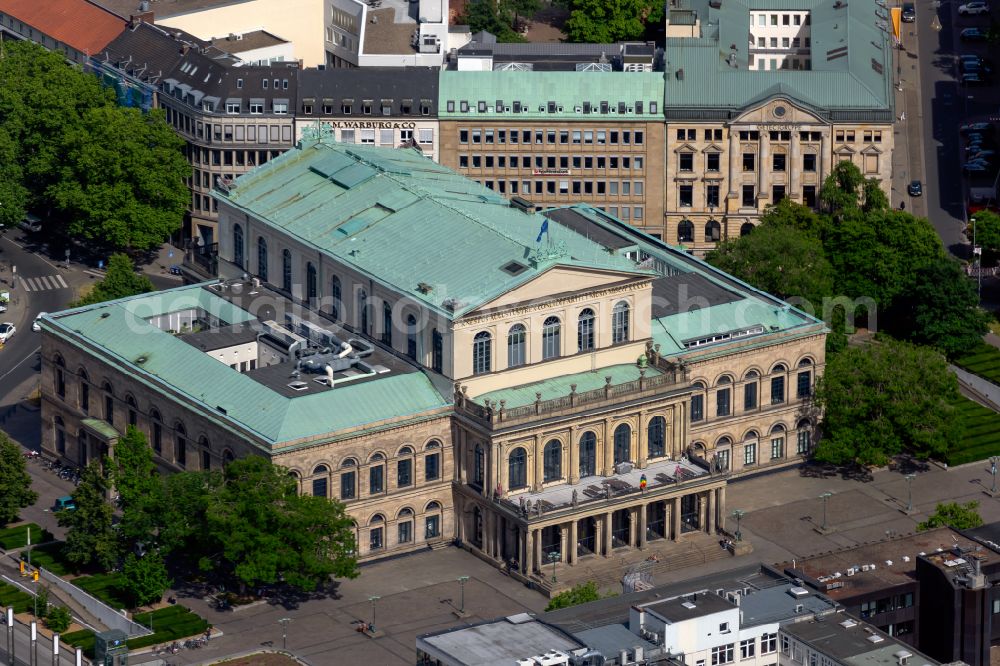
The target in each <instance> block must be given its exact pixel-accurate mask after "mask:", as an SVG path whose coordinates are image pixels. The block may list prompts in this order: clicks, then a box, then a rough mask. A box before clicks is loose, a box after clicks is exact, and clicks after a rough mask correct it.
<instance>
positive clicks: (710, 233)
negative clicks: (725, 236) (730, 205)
mask: <svg viewBox="0 0 1000 666" xmlns="http://www.w3.org/2000/svg"><path fill="white" fill-rule="evenodd" d="M721 238H722V225H720V224H719V221H718V220H709V221H708V222H706V223H705V240H706V241H717V240H720V239H721Z"/></svg>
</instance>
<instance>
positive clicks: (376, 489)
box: [368, 453, 385, 495]
mask: <svg viewBox="0 0 1000 666" xmlns="http://www.w3.org/2000/svg"><path fill="white" fill-rule="evenodd" d="M383 460H385V456H384V455H382V454H381V453H376V454H374V455H372V456H371V457H370V458H369V459H368V464H369V467H368V494H369V495H378V494H381V493H384V492H385V465H384V464H382V461H383Z"/></svg>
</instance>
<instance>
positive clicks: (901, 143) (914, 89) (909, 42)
mask: <svg viewBox="0 0 1000 666" xmlns="http://www.w3.org/2000/svg"><path fill="white" fill-rule="evenodd" d="M914 25H915V24H912V23H904V24H902V44H901V46H902V48H900V49H894V50H893V78H894V80H897V81H898V82H899V85H898V86H897V87H896V89H895V107H896V109H895V112H896V118H897V119H898V120H897V122H896V124H895V127H894V129H893V151H892V193H891V195H890V197H889V205H890V206H891V207H893V208H899V205H900V203H903V202H905V204H906V210H907V211H908V212H910V213H913V214H914V215H916V216H917V217H927V203H926V202H925V200H924V198H923V197H911V196H909V194H908V193H907V186H908V185H909V183H910V181H913V180H919V181H921V182H922V183H924V185H925V186H926V185H927V179H926V176H925V174H924V164H923V150H921V146H922V135H921V123H922V119H923V107H922V105H921V102H920V94H921V92H920V89H919V88H920V87H919V83H920V80H919V79H920V72H919V71H918V70H917V69H916V66H915V65H914V64H913V63H912V62H910V57H909V54H910V53H917V52H918V48H917V44H918V42H917V31H916V28H914V27H913V26H914ZM897 71H898V72H899V73H898V74H897Z"/></svg>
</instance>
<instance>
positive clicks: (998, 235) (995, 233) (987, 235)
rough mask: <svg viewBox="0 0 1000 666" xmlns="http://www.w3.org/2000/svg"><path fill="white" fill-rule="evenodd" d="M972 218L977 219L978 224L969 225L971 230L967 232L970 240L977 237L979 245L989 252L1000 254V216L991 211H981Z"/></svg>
mask: <svg viewBox="0 0 1000 666" xmlns="http://www.w3.org/2000/svg"><path fill="white" fill-rule="evenodd" d="M972 217H973V218H975V220H976V224H975V225H973V224H972V223H971V222H970V223H969V229H968V231H967V232H966V235H967V236H968V237H969V240H972V239H973V237H975V241H976V244H977V245H981V246H982V247H983V248H985V249H987V250H992V251H994V252H1000V215H997V214H996V213H994V212H993V211H989V210H979V211H976V213H975V214H974V215H973V216H972ZM973 226H974V227H975V229H973Z"/></svg>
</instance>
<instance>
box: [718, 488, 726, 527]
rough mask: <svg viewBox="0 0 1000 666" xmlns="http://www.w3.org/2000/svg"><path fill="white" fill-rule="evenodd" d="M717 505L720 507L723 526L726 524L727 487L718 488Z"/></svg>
mask: <svg viewBox="0 0 1000 666" xmlns="http://www.w3.org/2000/svg"><path fill="white" fill-rule="evenodd" d="M715 493H716V505H717V506H718V507H719V509H718V511H719V522H720V523H721V524H722V525H725V523H726V487H725V486H722V487H721V488H716V490H715Z"/></svg>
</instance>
